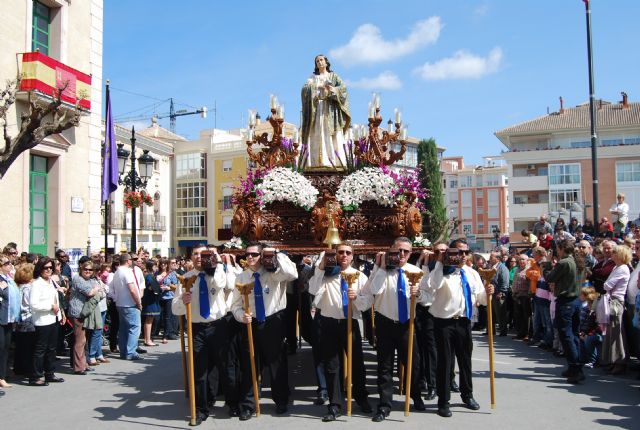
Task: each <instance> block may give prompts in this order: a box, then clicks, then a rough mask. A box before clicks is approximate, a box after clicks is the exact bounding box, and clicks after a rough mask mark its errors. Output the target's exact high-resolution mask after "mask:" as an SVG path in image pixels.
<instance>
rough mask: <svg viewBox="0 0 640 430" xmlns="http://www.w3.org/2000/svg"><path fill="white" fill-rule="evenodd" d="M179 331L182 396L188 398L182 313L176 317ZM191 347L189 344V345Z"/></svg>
mask: <svg viewBox="0 0 640 430" xmlns="http://www.w3.org/2000/svg"><path fill="white" fill-rule="evenodd" d="M178 326H179V331H180V352H182V379H183V380H184V396H185V397H187V398H189V382H188V381H187V351H186V349H185V345H184V319H183V317H182V315H180V316H179V317H178ZM189 348H191V346H189Z"/></svg>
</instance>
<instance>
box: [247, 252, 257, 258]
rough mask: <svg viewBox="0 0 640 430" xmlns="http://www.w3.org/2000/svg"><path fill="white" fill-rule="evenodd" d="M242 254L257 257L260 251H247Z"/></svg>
mask: <svg viewBox="0 0 640 430" xmlns="http://www.w3.org/2000/svg"><path fill="white" fill-rule="evenodd" d="M244 256H245V258H247V257H253V258H257V257H260V253H259V252H247V253H246V254H245V255H244Z"/></svg>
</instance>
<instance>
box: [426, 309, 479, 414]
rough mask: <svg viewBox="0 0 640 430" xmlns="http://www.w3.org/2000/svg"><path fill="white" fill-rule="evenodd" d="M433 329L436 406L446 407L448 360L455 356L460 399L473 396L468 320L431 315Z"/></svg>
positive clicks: (447, 398)
mask: <svg viewBox="0 0 640 430" xmlns="http://www.w3.org/2000/svg"><path fill="white" fill-rule="evenodd" d="M433 321H434V329H435V334H436V347H437V349H438V367H437V372H436V392H437V393H438V406H448V405H449V401H450V400H451V362H452V360H453V358H454V356H455V358H457V360H458V368H459V370H460V393H461V394H462V397H463V398H467V397H472V396H473V383H472V381H471V352H472V351H473V341H472V339H471V321H469V319H468V318H448V319H442V318H435V317H434V319H433Z"/></svg>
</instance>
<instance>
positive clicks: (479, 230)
mask: <svg viewBox="0 0 640 430" xmlns="http://www.w3.org/2000/svg"><path fill="white" fill-rule="evenodd" d="M476 233H478V234H483V233H484V224H483V223H478V226H477V227H476Z"/></svg>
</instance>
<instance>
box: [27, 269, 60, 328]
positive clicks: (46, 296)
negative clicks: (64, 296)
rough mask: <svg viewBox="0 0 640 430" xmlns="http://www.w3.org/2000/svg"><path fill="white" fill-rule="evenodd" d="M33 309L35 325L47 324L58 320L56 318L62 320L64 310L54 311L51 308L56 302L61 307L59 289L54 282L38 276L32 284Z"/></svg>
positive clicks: (31, 299) (31, 300) (31, 298)
mask: <svg viewBox="0 0 640 430" xmlns="http://www.w3.org/2000/svg"><path fill="white" fill-rule="evenodd" d="M29 300H30V302H31V311H32V317H33V325H35V326H46V325H51V324H53V323H55V322H56V318H58V319H59V320H62V312H61V311H60V309H58V313H54V312H53V311H52V310H51V308H52V307H53V305H54V304H57V305H58V308H59V307H60V303H59V302H58V290H56V287H55V286H54V285H53V282H51V281H50V280H49V281H45V280H44V279H42V278H38V279H36V280H34V281H33V284H31V296H30V299H29Z"/></svg>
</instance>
